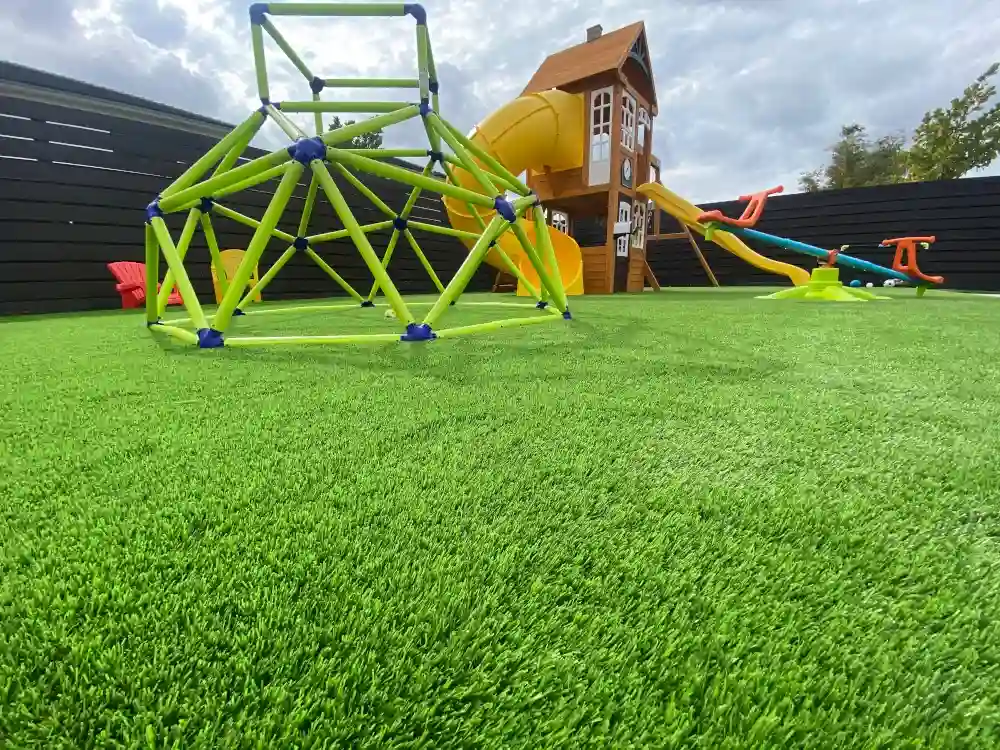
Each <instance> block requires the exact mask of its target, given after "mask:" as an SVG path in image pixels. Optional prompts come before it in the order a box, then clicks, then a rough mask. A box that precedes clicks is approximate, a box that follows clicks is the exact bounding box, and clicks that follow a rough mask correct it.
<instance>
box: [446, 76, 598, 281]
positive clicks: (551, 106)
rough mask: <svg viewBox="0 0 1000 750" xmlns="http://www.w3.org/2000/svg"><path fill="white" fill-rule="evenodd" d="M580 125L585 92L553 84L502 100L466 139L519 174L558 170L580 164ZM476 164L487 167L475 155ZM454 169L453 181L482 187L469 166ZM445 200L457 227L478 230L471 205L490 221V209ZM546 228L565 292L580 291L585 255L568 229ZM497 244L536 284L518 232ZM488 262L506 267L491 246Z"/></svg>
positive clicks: (529, 225) (527, 225) (530, 225)
mask: <svg viewBox="0 0 1000 750" xmlns="http://www.w3.org/2000/svg"><path fill="white" fill-rule="evenodd" d="M584 131H585V128H584V109H583V97H582V96H580V95H579V94H567V93H566V92H565V91H558V90H556V89H553V90H551V91H543V92H541V93H537V94H529V95H527V96H522V97H519V98H517V99H515V100H514V101H512V102H509V103H508V104H505V105H504V106H502V107H501V108H500V109H498V110H497V111H496V112H494V113H493V114H491V115H489V116H488V117H487V118H486V119H485V120H483V121H482V122H481V123H479V124H478V125H477V126H476V127H475V128H474V129H473V131H472V133H471V134H470V135H469V139H470V140H471V141H472V142H473V143H475V144H476V145H477V146H479V147H480V148H481V149H483V150H484V151H486V153H488V154H489V155H490V156H492V157H493V158H494V159H496V160H497V161H499V162H500V163H501V164H503V165H504V167H506V168H507V169H508V170H509V171H510V172H511V173H512V174H515V175H519V174H521V173H522V172H524V171H526V170H533V171H539V172H540V171H544V170H546V169H549V170H552V171H561V170H564V169H578V168H580V167H582V166H583V150H584ZM477 164H479V165H480V166H482V167H484V168H486V169H488V167H487V166H486V165H485V164H483V163H482V162H479V161H478V160H477ZM454 174H455V181H456V182H457V183H458V184H459V185H461V186H462V187H466V188H469V189H471V190H476V191H479V190H481V189H482V188H481V186H480V185H479V183H478V182H476V178H475V177H474V176H473V175H472V174H471V173H470V172H468V171H467V170H465V169H461V168H458V167H456V168H455V169H454ZM443 200H444V206H445V210H446V211H447V213H448V220H449V221H450V222H451V225H452V227H454V228H455V229H460V230H463V231H466V232H476V233H478V232H481V231H482V227H481V226H480V224H479V222H478V221H476V217H475V215H474V214H473V213H471V212H472V211H476V212H478V213H479V217H480V219H481V220H482V221H483V222H484V223H485V224H489V222H490V220H491V219H492V218H493V214H494V211H493V209H490V208H484V207H482V206H471V207H470V206H468V205H466V204H465V203H464V202H462V201H460V200H457V199H455V198H449V197H444V199H443ZM521 226H523V227H524V229H525V231H526V232H527V233H528V237H529V239H531V241H532V244H535V245H536V247H537V241H536V238H535V225H534V222H531V221H523V220H522V221H521ZM547 229H548V232H549V237H550V238H551V240H552V247H553V248H554V249H555V253H556V262H557V263H558V265H559V274H560V276H561V277H562V282H563V287H564V288H565V289H566V294H568V295H577V294H583V255H582V254H581V252H580V246H579V245H578V244H577V243H576V240H574V239H573V238H572V237H570V236H569V235H567V234H564V233H563V232H560V231H559V230H557V229H553V228H552V227H547ZM463 242H464V243H465V244H466V246H468V247H470V248H471V247H472V245H473V241H472V240H463ZM498 244H499V245H500V248H501V249H502V250H503V251H504V253H505V254H506V255H507V257H509V258H510V259H511V261H512V262H513V263H514V264H515V265H517V266H518V268H519V269H520V271H521V273H523V274H524V277H525V278H526V279H527V280H528V281H529V282H531V283H532V284H533V285H534V286H535V287H536V288H538V287H539V285H540V281H539V278H538V273H537V272H536V271H535V269H534V267H533V266H532V265H531V262H530V261H529V260H528V257H527V256H526V255H525V254H524V251H523V250H522V249H521V245H520V244H519V243H518V241H517V238H516V237H514V235H513V234H512V233H511V232H507V233H505V234H504V236H503V237H501V238H500V241H499V242H498ZM486 262H487V263H489V264H490V265H491V266H494V267H495V268H498V269H500V270H502V271H507V270H508V268H507V265H506V264H505V263H504V262H503V260H501V258H500V255H499V253H497V252H495V251H493V252H490V253H489V254H488V255H487V256H486ZM521 287H522V285H521V284H520V283H519V284H518V294H522V295H523V294H526V293H527V292H526V290H524V289H522V288H521Z"/></svg>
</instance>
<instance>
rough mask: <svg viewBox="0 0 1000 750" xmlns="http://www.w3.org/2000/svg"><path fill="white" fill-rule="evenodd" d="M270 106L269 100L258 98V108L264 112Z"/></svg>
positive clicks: (263, 97)
mask: <svg viewBox="0 0 1000 750" xmlns="http://www.w3.org/2000/svg"><path fill="white" fill-rule="evenodd" d="M270 105H271V100H270V99H268V98H267V97H266V96H262V97H261V98H260V106H261V107H263V108H264V109H265V110H266V109H267V108H268V107H269V106H270Z"/></svg>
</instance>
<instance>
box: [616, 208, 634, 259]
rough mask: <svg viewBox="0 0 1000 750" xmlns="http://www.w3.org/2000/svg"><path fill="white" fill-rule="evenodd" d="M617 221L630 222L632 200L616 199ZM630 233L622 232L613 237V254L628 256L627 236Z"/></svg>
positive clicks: (620, 256) (619, 256) (622, 256)
mask: <svg viewBox="0 0 1000 750" xmlns="http://www.w3.org/2000/svg"><path fill="white" fill-rule="evenodd" d="M618 221H619V223H622V222H624V223H629V224H630V223H631V222H632V202H631V201H627V200H623V201H618ZM630 236H631V235H628V234H623V235H619V236H618V237H615V256H616V257H618V258H627V257H628V246H629V237H630Z"/></svg>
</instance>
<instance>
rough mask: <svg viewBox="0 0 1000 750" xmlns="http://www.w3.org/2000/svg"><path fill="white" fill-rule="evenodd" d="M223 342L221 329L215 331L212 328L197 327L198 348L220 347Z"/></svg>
mask: <svg viewBox="0 0 1000 750" xmlns="http://www.w3.org/2000/svg"><path fill="white" fill-rule="evenodd" d="M224 343H225V339H223V337H222V331H216V330H215V329H214V328H199V329H198V348H199V349H221V348H222V346H223V345H224Z"/></svg>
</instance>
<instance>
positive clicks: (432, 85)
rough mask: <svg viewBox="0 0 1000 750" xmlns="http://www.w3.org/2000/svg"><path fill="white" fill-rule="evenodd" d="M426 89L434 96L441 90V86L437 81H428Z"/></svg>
mask: <svg viewBox="0 0 1000 750" xmlns="http://www.w3.org/2000/svg"><path fill="white" fill-rule="evenodd" d="M427 89H428V90H429V91H430V92H431V93H432V94H436V93H438V92H439V91H440V90H441V86H440V84H439V83H438V82H437V81H430V82H429V83H428V84H427Z"/></svg>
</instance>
